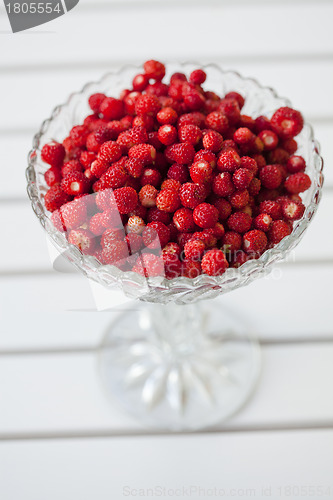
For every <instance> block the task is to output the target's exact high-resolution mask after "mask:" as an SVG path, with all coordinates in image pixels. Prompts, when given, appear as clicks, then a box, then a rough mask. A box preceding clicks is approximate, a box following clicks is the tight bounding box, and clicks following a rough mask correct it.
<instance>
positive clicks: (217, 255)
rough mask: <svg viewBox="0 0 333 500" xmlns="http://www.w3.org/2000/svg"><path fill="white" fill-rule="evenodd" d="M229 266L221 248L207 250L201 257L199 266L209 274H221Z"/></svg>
mask: <svg viewBox="0 0 333 500" xmlns="http://www.w3.org/2000/svg"><path fill="white" fill-rule="evenodd" d="M228 267H229V264H228V261H227V259H226V257H225V255H224V253H223V252H222V250H218V249H213V250H208V252H207V253H205V255H204V256H203V258H202V261H201V268H202V271H203V272H204V273H205V274H208V275H209V276H221V275H222V274H223V273H224V272H225V271H226V269H227V268H228Z"/></svg>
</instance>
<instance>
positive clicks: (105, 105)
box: [100, 97, 125, 120]
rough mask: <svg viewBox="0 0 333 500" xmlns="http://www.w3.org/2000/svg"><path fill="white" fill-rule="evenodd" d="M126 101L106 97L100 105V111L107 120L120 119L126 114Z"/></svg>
mask: <svg viewBox="0 0 333 500" xmlns="http://www.w3.org/2000/svg"><path fill="white" fill-rule="evenodd" d="M124 111H125V110H124V103H123V101H121V100H120V99H114V98H113V97H106V98H105V99H104V101H103V102H102V104H101V106H100V113H101V114H102V115H103V117H104V118H105V119H106V120H119V119H120V118H122V117H123V116H124V114H125V113H124Z"/></svg>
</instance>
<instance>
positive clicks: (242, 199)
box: [229, 189, 250, 209]
mask: <svg viewBox="0 0 333 500" xmlns="http://www.w3.org/2000/svg"><path fill="white" fill-rule="evenodd" d="M249 199H250V195H249V192H248V190H247V189H242V190H239V191H235V192H234V193H232V194H231V195H230V196H229V201H230V203H231V205H232V206H233V207H234V208H237V209H238V208H244V207H245V206H246V205H247V204H248V203H249Z"/></svg>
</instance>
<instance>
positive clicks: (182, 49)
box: [0, 2, 333, 84]
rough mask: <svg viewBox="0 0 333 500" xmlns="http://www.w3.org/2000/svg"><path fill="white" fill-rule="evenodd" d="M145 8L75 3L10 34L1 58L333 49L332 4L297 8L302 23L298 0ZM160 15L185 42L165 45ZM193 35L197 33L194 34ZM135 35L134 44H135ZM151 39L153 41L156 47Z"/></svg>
mask: <svg viewBox="0 0 333 500" xmlns="http://www.w3.org/2000/svg"><path fill="white" fill-rule="evenodd" d="M149 5H150V4H146V5H145V4H143V6H142V8H141V5H140V9H137V10H136V11H134V12H132V11H127V10H122V9H113V10H111V11H110V12H111V13H112V16H110V15H106V14H107V13H105V12H103V10H102V9H101V10H100V12H99V14H98V10H97V7H96V11H94V13H96V14H97V15H96V17H95V16H93V17H92V14H91V10H90V9H89V10H88V9H87V10H84V9H82V11H81V10H80V6H78V7H77V9H76V11H73V12H72V13H70V14H69V15H66V16H62V17H60V18H58V19H56V20H54V21H53V22H52V23H50V24H48V25H44V26H41V27H39V28H36V29H35V30H33V31H31V32H30V33H32V35H31V36H29V37H28V36H26V34H25V33H22V34H17V35H15V36H8V37H7V39H6V42H7V50H6V51H4V52H3V54H2V63H3V64H6V65H8V66H16V65H17V63H18V62H21V63H24V64H25V65H27V67H29V65H31V64H38V65H41V64H43V63H46V64H48V65H49V66H50V67H52V65H53V64H55V63H57V62H59V61H61V62H63V61H64V54H67V60H68V61H86V62H88V64H89V61H96V60H97V59H103V58H104V60H109V59H111V57H112V55H110V54H111V52H112V49H113V50H114V56H113V57H116V58H117V60H119V61H122V60H126V59H131V60H135V59H137V58H138V59H141V58H142V56H143V55H146V56H148V57H149V56H151V57H155V58H156V57H160V58H165V57H170V58H176V59H178V58H184V56H185V57H186V58H193V57H195V58H201V57H205V56H207V47H208V48H209V51H210V54H211V56H212V57H216V56H219V57H220V56H221V55H223V54H229V55H230V56H232V55H235V54H242V55H243V56H247V55H251V54H254V53H257V54H266V55H268V56H272V55H274V54H281V53H282V54H288V53H290V51H291V50H292V51H293V52H294V53H304V54H311V53H312V54H313V53H318V52H321V51H323V52H324V53H326V54H329V53H331V51H332V48H333V39H332V37H331V36H330V27H331V19H332V14H333V7H332V4H331V3H327V4H323V3H320V4H319V3H318V4H317V3H316V2H314V3H312V4H306V5H302V22H299V20H300V8H299V5H297V4H292V5H289V4H284V5H283V6H279V5H278V4H274V5H270V6H267V8H262V7H259V9H256V8H254V6H252V5H249V3H245V2H243V3H242V5H241V6H239V5H237V4H236V3H234V2H233V3H232V4H230V3H229V6H228V7H226V4H225V3H224V2H223V3H221V4H220V3H215V4H208V5H206V4H205V5H203V4H202V3H201V2H200V3H199V2H196V4H195V8H194V6H193V7H192V8H190V9H189V7H188V4H186V5H185V4H180V6H179V7H178V8H177V12H176V14H175V10H174V6H175V2H171V3H169V2H166V3H165V4H164V9H163V11H160V10H159V9H157V10H155V9H150V8H149ZM162 12H163V23H162V25H163V26H164V27H166V31H165V32H166V33H169V32H170V29H171V30H172V33H175V34H177V35H179V36H180V37H181V39H182V40H184V41H186V40H188V41H189V42H188V43H182V42H179V41H177V43H172V44H170V37H169V36H164V35H163V36H161V14H162ZM235 19H237V27H236V29H237V36H235ZM75 26H80V30H75V40H73V27H75ZM309 26H310V27H311V30H309ZM0 27H1V29H2V30H8V29H9V26H8V21H7V20H6V18H5V17H3V18H2V21H1V25H0ZM124 30H125V31H126V36H124ZM41 32H42V35H41V34H40V33H41ZM87 32H88V33H89V36H87ZM143 33H149V36H142V34H143ZM193 33H196V36H195V37H194V36H193ZM128 34H130V36H127V35H128ZM95 36H98V40H99V43H98V47H97V46H96V45H95V44H94V43H92V42H91V40H92V39H94V37H95ZM41 37H42V39H41ZM195 39H197V43H196V42H195ZM134 40H135V41H138V42H139V43H133V41H134ZM202 40H205V43H202ZM23 41H24V46H25V51H24V54H23V53H22V42H23ZM152 41H158V43H156V44H155V47H154V43H152ZM263 41H264V42H263ZM41 43H43V49H41ZM321 83H322V82H321V81H320V84H321Z"/></svg>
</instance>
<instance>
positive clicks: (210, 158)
mask: <svg viewBox="0 0 333 500" xmlns="http://www.w3.org/2000/svg"><path fill="white" fill-rule="evenodd" d="M202 160H203V161H207V162H208V163H209V164H210V166H211V167H212V170H214V168H215V167H216V156H215V154H214V153H213V152H212V151H209V150H208V149H200V151H198V152H197V153H195V156H194V162H196V161H202Z"/></svg>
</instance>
